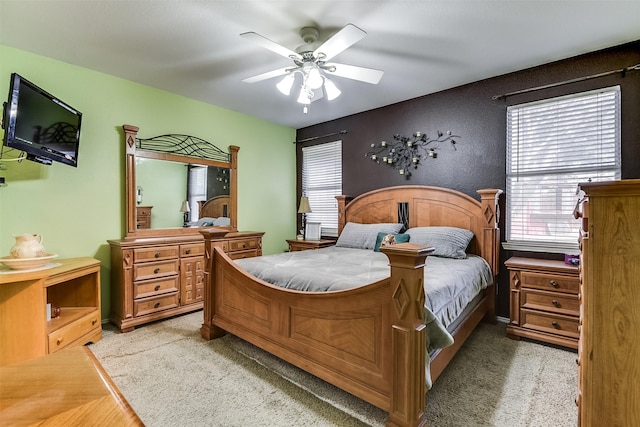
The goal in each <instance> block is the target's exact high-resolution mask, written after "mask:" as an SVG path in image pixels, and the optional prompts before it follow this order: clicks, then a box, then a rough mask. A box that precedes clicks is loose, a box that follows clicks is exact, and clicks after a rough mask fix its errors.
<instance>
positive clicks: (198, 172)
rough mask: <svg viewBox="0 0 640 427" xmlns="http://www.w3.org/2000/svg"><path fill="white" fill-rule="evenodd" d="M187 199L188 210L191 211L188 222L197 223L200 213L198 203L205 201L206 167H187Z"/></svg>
mask: <svg viewBox="0 0 640 427" xmlns="http://www.w3.org/2000/svg"><path fill="white" fill-rule="evenodd" d="M187 191H188V193H189V194H188V195H187V199H188V200H189V209H190V210H191V213H190V216H189V220H190V221H197V220H199V219H200V211H199V209H198V202H204V201H205V200H207V167H206V166H193V165H191V166H189V184H188V186H187Z"/></svg>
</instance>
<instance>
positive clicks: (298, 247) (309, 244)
mask: <svg viewBox="0 0 640 427" xmlns="http://www.w3.org/2000/svg"><path fill="white" fill-rule="evenodd" d="M287 243H288V244H289V252H295V251H306V250H309V249H320V248H328V247H329V246H333V245H335V244H336V241H335V240H297V239H289V240H287Z"/></svg>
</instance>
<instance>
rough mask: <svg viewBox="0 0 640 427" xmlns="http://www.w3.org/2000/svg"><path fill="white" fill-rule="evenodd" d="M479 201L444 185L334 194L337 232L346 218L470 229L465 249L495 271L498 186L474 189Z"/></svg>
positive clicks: (340, 230)
mask: <svg viewBox="0 0 640 427" xmlns="http://www.w3.org/2000/svg"><path fill="white" fill-rule="evenodd" d="M478 193H479V194H480V196H481V201H478V200H476V199H474V198H473V197H470V196H468V195H466V194H464V193H461V192H459V191H456V190H451V189H448V188H440V187H430V186H425V185H401V186H397V187H387V188H381V189H378V190H373V191H370V192H368V193H365V194H362V195H360V196H358V197H356V198H352V197H349V196H338V232H339V233H340V232H342V229H343V227H344V225H345V224H346V223H347V222H357V223H361V224H374V223H382V222H403V223H405V225H406V227H407V228H410V227H426V226H450V227H459V228H465V229H467V230H471V231H473V234H474V235H475V237H474V239H473V240H472V241H471V243H470V244H469V248H468V252H469V253H472V254H476V255H480V256H482V257H483V258H484V259H486V260H487V262H488V263H489V265H490V266H491V268H492V270H493V272H494V275H496V274H498V270H499V265H498V255H499V243H500V230H499V229H498V219H499V210H498V198H499V196H500V194H502V190H497V189H485V190H478Z"/></svg>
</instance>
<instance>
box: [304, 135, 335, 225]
mask: <svg viewBox="0 0 640 427" xmlns="http://www.w3.org/2000/svg"><path fill="white" fill-rule="evenodd" d="M302 194H303V195H305V196H307V197H308V198H309V207H310V208H311V213H308V214H307V216H306V218H307V222H309V221H312V222H319V223H321V227H322V235H323V236H337V235H338V201H337V200H336V196H339V195H341V194H342V141H334V142H329V143H326V144H320V145H314V146H311V147H304V148H303V149H302Z"/></svg>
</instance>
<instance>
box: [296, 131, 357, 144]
mask: <svg viewBox="0 0 640 427" xmlns="http://www.w3.org/2000/svg"><path fill="white" fill-rule="evenodd" d="M346 133H347V131H346V130H341V131H340V132H334V133H328V134H326V135H320V136H312V137H309V138H305V139H301V140H300V141H293V143H294V144H297V143H299V142H309V141H313V140H316V139H320V138H326V137H328V136H336V135H344V134H346Z"/></svg>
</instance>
